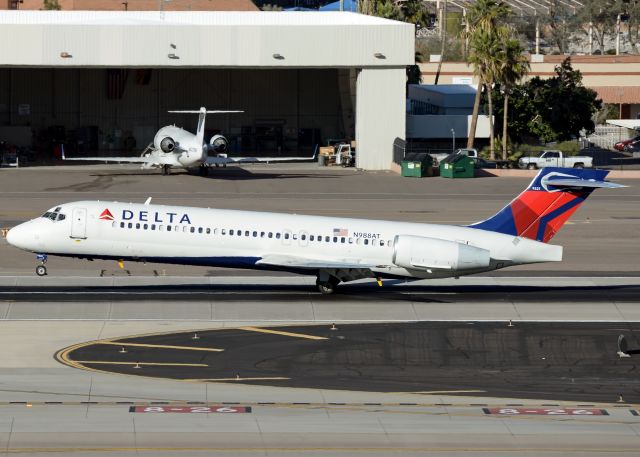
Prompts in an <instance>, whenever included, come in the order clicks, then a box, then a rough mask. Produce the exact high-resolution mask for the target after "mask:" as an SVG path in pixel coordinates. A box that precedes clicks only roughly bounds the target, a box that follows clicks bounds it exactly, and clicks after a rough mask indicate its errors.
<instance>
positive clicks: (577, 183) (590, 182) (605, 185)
mask: <svg viewBox="0 0 640 457" xmlns="http://www.w3.org/2000/svg"><path fill="white" fill-rule="evenodd" d="M544 183H545V184H547V185H551V186H554V187H575V188H578V187H588V188H591V189H616V188H618V187H627V186H625V185H623V184H618V183H615V182H610V181H598V180H595V179H548V180H545V181H544Z"/></svg>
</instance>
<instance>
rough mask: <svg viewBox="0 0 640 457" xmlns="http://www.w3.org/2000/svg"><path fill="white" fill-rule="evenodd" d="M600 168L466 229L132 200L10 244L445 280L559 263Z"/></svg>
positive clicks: (330, 275)
mask: <svg viewBox="0 0 640 457" xmlns="http://www.w3.org/2000/svg"><path fill="white" fill-rule="evenodd" d="M607 173H608V172H607V171H604V170H581V169H563V168H550V167H548V168H544V169H543V170H541V171H540V172H539V173H538V175H537V176H536V177H535V178H534V179H533V181H532V182H531V184H530V185H529V186H528V187H527V188H526V189H525V190H524V191H523V192H522V193H521V194H520V195H519V196H518V197H516V198H515V199H514V200H513V201H512V202H511V203H509V204H508V205H507V206H506V207H504V208H503V209H502V210H500V211H499V212H498V213H497V214H496V215H494V216H492V217H490V218H489V219H487V220H485V221H482V222H478V223H476V224H472V225H469V226H451V225H436V224H420V223H406V222H394V221H378V220H366V219H347V218H338V217H321V216H304V215H293V214H276V213H265V212H252V211H232V210H218V209H205V208H191V207H181V206H162V205H155V204H150V202H149V201H147V202H146V203H145V204H136V203H118V202H102V201H79V202H73V203H64V204H60V205H58V206H56V207H54V208H51V209H50V210H48V211H47V212H45V213H44V214H43V215H42V216H41V217H39V218H37V219H33V220H30V221H28V222H25V223H23V224H20V225H18V226H16V227H14V228H12V229H11V230H10V231H9V232H8V234H7V241H8V242H9V243H10V244H11V245H13V246H15V247H18V248H20V249H23V250H27V251H31V252H34V253H36V254H37V255H38V259H39V260H40V261H41V263H40V264H39V265H38V266H37V268H36V273H37V274H38V275H41V276H42V275H45V274H47V270H46V267H45V265H44V263H45V262H46V260H47V256H49V255H52V256H66V257H75V258H80V259H91V260H92V259H111V260H117V261H119V262H120V263H121V262H122V261H124V260H132V261H144V262H159V263H168V264H180V265H201V266H218V267H233V268H250V269H263V270H284V271H291V272H296V273H303V274H310V275H315V276H316V278H317V281H316V283H317V286H318V289H319V290H320V292H322V293H332V292H333V291H334V290H335V288H336V286H337V285H338V284H339V283H340V282H341V281H342V282H346V281H352V280H356V279H362V278H375V279H377V281H378V283H379V284H381V279H382V278H414V279H418V278H419V279H425V278H444V277H457V276H461V275H469V274H474V273H481V272H486V271H492V270H497V269H500V268H504V267H508V266H512V265H522V264H529V263H537V262H557V261H560V260H562V247H561V246H557V245H552V244H548V242H549V241H550V240H551V238H553V236H554V235H555V234H556V233H557V232H558V230H560V228H561V227H562V225H563V224H564V223H565V222H566V221H567V220H568V219H569V217H570V216H571V215H572V214H573V213H574V212H575V210H576V209H577V208H578V206H580V204H581V203H582V202H584V200H585V199H586V198H587V197H588V196H589V195H590V194H591V192H592V191H593V190H594V189H596V188H615V187H624V186H621V185H619V184H615V183H612V182H608V181H605V180H604V178H605V177H606V175H607Z"/></svg>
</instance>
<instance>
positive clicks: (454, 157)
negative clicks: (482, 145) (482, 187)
mask: <svg viewBox="0 0 640 457" xmlns="http://www.w3.org/2000/svg"><path fill="white" fill-rule="evenodd" d="M440 176H442V177H443V178H473V177H474V176H475V164H474V162H473V159H472V158H471V157H469V156H467V155H464V154H450V155H448V156H447V157H445V158H444V159H442V161H441V162H440Z"/></svg>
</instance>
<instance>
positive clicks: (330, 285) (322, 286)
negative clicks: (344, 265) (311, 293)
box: [316, 272, 340, 295]
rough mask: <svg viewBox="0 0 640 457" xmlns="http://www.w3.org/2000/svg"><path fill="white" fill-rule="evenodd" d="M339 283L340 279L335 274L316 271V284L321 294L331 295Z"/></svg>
mask: <svg viewBox="0 0 640 457" xmlns="http://www.w3.org/2000/svg"><path fill="white" fill-rule="evenodd" d="M338 284H340V280H339V279H338V278H336V277H335V276H329V275H328V274H326V273H324V274H323V273H322V272H320V273H318V277H317V278H316V286H317V287H318V290H319V291H320V293H321V294H322V295H331V294H332V293H334V292H335V291H336V287H338Z"/></svg>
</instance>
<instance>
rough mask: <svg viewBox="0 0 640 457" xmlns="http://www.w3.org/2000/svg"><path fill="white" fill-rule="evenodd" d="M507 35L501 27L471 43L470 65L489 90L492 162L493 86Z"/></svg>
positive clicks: (477, 36)
mask: <svg viewBox="0 0 640 457" xmlns="http://www.w3.org/2000/svg"><path fill="white" fill-rule="evenodd" d="M506 33H507V31H506V30H505V28H504V27H500V28H499V29H498V30H497V31H486V30H480V31H478V33H476V34H475V35H474V37H473V38H472V40H471V41H470V45H471V48H472V52H471V53H470V54H469V63H471V64H472V65H473V69H474V70H473V72H474V74H475V75H476V76H477V77H478V79H479V80H480V81H481V82H482V83H483V84H484V86H485V87H486V89H487V99H488V102H489V113H488V114H489V151H490V154H491V159H492V160H494V159H495V149H494V145H495V135H494V132H493V86H494V84H495V83H496V81H497V79H498V75H499V73H500V68H501V67H502V56H503V53H502V52H501V41H502V38H503V35H504V34H506ZM476 96H477V94H476ZM473 133H475V132H473ZM474 136H475V135H474Z"/></svg>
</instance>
